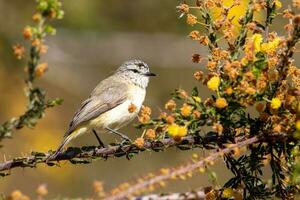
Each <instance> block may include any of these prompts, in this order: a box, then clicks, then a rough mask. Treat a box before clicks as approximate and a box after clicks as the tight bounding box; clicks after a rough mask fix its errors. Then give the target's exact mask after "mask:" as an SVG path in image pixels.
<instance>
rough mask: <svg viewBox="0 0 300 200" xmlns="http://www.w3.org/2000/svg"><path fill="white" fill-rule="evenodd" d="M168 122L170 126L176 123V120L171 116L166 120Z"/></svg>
mask: <svg viewBox="0 0 300 200" xmlns="http://www.w3.org/2000/svg"><path fill="white" fill-rule="evenodd" d="M166 121H167V123H168V124H173V123H174V122H175V118H174V117H173V116H172V115H169V116H168V117H167V118H166Z"/></svg>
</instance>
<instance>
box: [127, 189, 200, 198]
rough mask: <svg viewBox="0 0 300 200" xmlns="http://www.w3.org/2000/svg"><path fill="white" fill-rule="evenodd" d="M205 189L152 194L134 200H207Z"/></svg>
mask: <svg viewBox="0 0 300 200" xmlns="http://www.w3.org/2000/svg"><path fill="white" fill-rule="evenodd" d="M205 197H206V195H205V191H204V190H196V191H191V192H185V193H171V194H150V195H145V196H140V197H136V198H133V200H153V199H155V200H170V199H176V200H194V199H197V200H205Z"/></svg>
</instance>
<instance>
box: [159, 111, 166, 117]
mask: <svg viewBox="0 0 300 200" xmlns="http://www.w3.org/2000/svg"><path fill="white" fill-rule="evenodd" d="M159 118H160V119H166V118H167V113H166V112H161V113H160V114H159Z"/></svg>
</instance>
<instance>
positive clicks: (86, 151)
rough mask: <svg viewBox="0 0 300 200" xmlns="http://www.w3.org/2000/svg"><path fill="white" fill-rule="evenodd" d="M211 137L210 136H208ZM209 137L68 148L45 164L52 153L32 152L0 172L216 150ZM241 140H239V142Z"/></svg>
mask: <svg viewBox="0 0 300 200" xmlns="http://www.w3.org/2000/svg"><path fill="white" fill-rule="evenodd" d="M210 137H211V136H210ZM210 137H201V136H199V135H196V136H186V137H183V138H182V140H181V141H180V142H177V141H175V140H174V139H173V138H165V139H162V140H160V141H151V142H149V141H148V142H145V145H144V147H143V148H138V147H137V146H136V145H134V144H125V145H120V144H114V145H111V146H109V147H106V148H100V147H96V146H86V147H82V148H79V147H69V148H68V149H67V150H66V151H65V152H61V153H59V154H58V155H57V157H56V158H55V159H54V160H51V161H49V162H47V158H48V157H49V156H50V155H51V154H52V153H53V152H52V151H49V152H47V153H43V152H32V155H31V156H27V157H19V158H14V159H12V160H9V161H5V162H3V163H1V164H0V171H5V170H10V169H13V168H16V167H23V168H25V167H36V165H37V164H39V163H45V164H48V165H51V166H52V165H55V164H56V163H55V162H54V161H61V160H69V161H70V162H71V163H72V164H79V163H81V164H86V163H90V162H91V161H92V160H93V159H96V158H103V159H108V158H109V157H121V156H126V157H127V159H130V158H132V157H133V156H134V155H135V154H137V153H139V152H140V151H145V150H151V151H155V152H158V151H162V150H164V149H166V148H168V147H173V146H176V147H178V148H180V149H182V150H188V149H191V148H197V147H198V148H199V147H200V148H207V149H213V148H216V146H214V145H213V144H211V141H212V140H211V139H210ZM241 139H242V138H239V140H241ZM213 141H214V142H215V141H220V142H222V143H230V142H229V141H227V140H224V137H223V136H218V137H216V138H213Z"/></svg>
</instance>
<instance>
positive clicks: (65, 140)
mask: <svg viewBox="0 0 300 200" xmlns="http://www.w3.org/2000/svg"><path fill="white" fill-rule="evenodd" d="M72 138H73V134H70V135H68V136H66V137H65V138H64V141H63V142H62V143H61V145H60V146H59V147H58V148H57V150H56V151H55V153H54V154H52V155H50V156H49V157H48V158H47V161H51V160H55V159H56V157H57V156H58V155H59V154H60V153H61V151H62V149H63V148H64V146H65V145H66V144H68V143H69V142H70V140H71V139H72Z"/></svg>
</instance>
